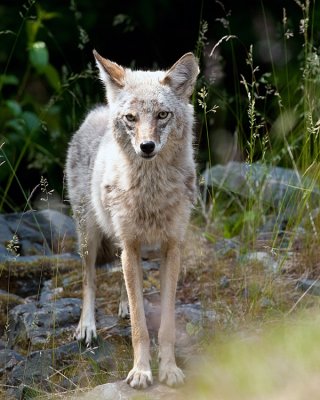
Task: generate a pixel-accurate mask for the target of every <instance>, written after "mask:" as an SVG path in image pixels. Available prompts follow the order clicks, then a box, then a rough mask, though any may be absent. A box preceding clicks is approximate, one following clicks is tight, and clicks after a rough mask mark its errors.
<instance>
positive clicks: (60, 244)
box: [0, 209, 76, 256]
mask: <svg viewBox="0 0 320 400" xmlns="http://www.w3.org/2000/svg"><path fill="white" fill-rule="evenodd" d="M2 218H4V219H5V221H6V226H7V227H8V228H9V231H10V236H9V238H7V239H6V240H11V239H12V235H13V234H16V235H17V236H18V238H19V242H20V245H21V249H20V254H21V255H24V256H27V255H35V254H38V255H50V254H52V253H63V252H67V251H70V248H71V249H72V250H74V247H75V246H74V245H75V242H76V230H75V224H74V221H73V219H72V218H71V217H68V216H67V215H65V214H62V213H60V212H59V211H56V210H49V209H47V210H41V211H28V212H25V213H13V214H5V215H3V216H2ZM9 231H8V229H7V230H6V232H2V234H1V235H0V239H1V241H0V242H1V243H2V244H3V241H4V239H5V238H4V236H5V235H6V234H8V232H9Z"/></svg>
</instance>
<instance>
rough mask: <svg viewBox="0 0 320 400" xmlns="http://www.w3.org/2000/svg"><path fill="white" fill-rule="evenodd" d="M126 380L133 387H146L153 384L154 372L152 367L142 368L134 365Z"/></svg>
mask: <svg viewBox="0 0 320 400" xmlns="http://www.w3.org/2000/svg"><path fill="white" fill-rule="evenodd" d="M126 381H127V383H128V384H129V385H130V386H131V387H132V388H135V389H145V388H147V387H148V386H150V385H152V382H153V379H152V372H151V370H150V369H140V368H137V367H134V368H132V370H131V371H130V372H129V374H128V376H127V379H126Z"/></svg>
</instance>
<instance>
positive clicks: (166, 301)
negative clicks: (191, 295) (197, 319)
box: [159, 241, 184, 386]
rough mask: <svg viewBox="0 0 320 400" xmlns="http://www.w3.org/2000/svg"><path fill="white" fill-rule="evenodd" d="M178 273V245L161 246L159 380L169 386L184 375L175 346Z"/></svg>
mask: <svg viewBox="0 0 320 400" xmlns="http://www.w3.org/2000/svg"><path fill="white" fill-rule="evenodd" d="M179 271H180V244H179V243H178V242H176V241H171V242H168V243H167V244H164V245H163V246H162V261H161V266H160V285H161V323H160V329H159V362H160V365H159V380H160V382H165V383H166V384H167V385H169V386H176V385H180V384H182V383H183V382H184V373H183V372H182V371H181V369H180V368H178V367H177V364H176V360H175V355H174V345H175V298H176V289H177V281H178V277H179Z"/></svg>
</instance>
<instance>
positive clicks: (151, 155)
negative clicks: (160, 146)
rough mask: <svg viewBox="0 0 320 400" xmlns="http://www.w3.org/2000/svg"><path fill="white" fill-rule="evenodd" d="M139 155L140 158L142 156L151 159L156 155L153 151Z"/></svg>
mask: <svg viewBox="0 0 320 400" xmlns="http://www.w3.org/2000/svg"><path fill="white" fill-rule="evenodd" d="M140 156H141V157H142V158H144V159H145V160H151V159H152V158H154V157H155V156H156V153H154V154H140Z"/></svg>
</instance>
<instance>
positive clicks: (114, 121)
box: [66, 51, 199, 389]
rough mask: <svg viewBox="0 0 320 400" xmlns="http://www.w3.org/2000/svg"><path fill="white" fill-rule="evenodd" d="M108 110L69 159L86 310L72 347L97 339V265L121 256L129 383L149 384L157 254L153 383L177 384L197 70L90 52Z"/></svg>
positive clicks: (97, 115)
mask: <svg viewBox="0 0 320 400" xmlns="http://www.w3.org/2000/svg"><path fill="white" fill-rule="evenodd" d="M94 57H95V60H96V63H97V67H98V69H99V76H100V79H101V81H102V83H103V84H104V86H105V89H106V100H107V102H106V104H105V105H101V106H98V107H97V108H95V109H93V110H92V111H91V112H90V113H89V114H88V115H87V117H86V119H85V121H84V122H83V124H82V125H81V127H80V129H79V130H78V131H77V132H76V133H75V134H74V136H73V138H72V140H71V142H70V145H69V149H68V155H67V165H66V175H67V184H68V193H69V198H70V202H71V205H72V209H73V213H74V217H75V219H76V221H77V227H78V236H79V242H80V248H81V252H82V256H83V264H84V278H83V307H82V314H81V318H80V322H79V325H78V328H77V330H76V338H77V339H78V340H84V341H85V342H86V343H88V344H89V343H90V342H91V341H92V339H94V338H95V337H96V334H97V333H96V323H95V304H94V303H95V285H96V281H95V265H96V264H97V263H98V260H102V261H103V260H107V259H108V258H110V257H112V256H113V255H114V254H115V253H114V252H115V249H117V248H119V249H121V262H122V269H123V274H124V280H125V286H126V290H127V293H128V300H129V310H130V318H131V326H132V345H133V352H134V365H133V368H132V370H131V371H130V372H129V374H128V376H127V379H126V380H127V382H128V383H129V384H130V386H131V387H134V388H138V389H139V388H146V387H147V386H148V385H151V384H152V373H151V369H150V349H149V347H150V343H149V335H148V330H147V325H146V318H145V314H144V308H143V288H142V284H143V282H142V269H141V265H140V249H141V246H142V245H150V244H158V245H160V247H161V264H160V286H161V321H160V329H159V333H158V339H159V380H160V381H161V382H164V383H166V384H167V385H169V386H175V385H179V384H181V383H183V381H184V374H183V372H182V371H181V369H180V368H178V367H177V365H176V361H175V355H174V344H175V312H174V308H175V294H176V287H177V280H178V275H179V270H180V252H181V245H182V242H183V239H184V234H185V230H186V226H187V224H188V221H189V216H190V211H191V208H192V204H193V202H194V200H195V197H196V172H195V162H194V156H193V125H194V116H193V107H192V105H191V104H189V100H190V96H191V95H192V92H193V89H194V85H195V82H196V78H197V75H198V73H199V67H198V63H197V60H196V58H195V57H194V55H193V54H192V53H187V54H185V55H184V56H182V57H181V58H180V59H179V60H178V61H177V62H176V63H175V64H174V65H173V66H172V67H171V69H169V70H168V71H154V72H152V71H133V70H131V69H128V68H123V67H121V66H120V65H118V64H116V63H114V62H112V61H109V60H107V59H105V58H103V57H102V56H100V55H99V54H98V53H97V52H96V51H94Z"/></svg>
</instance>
